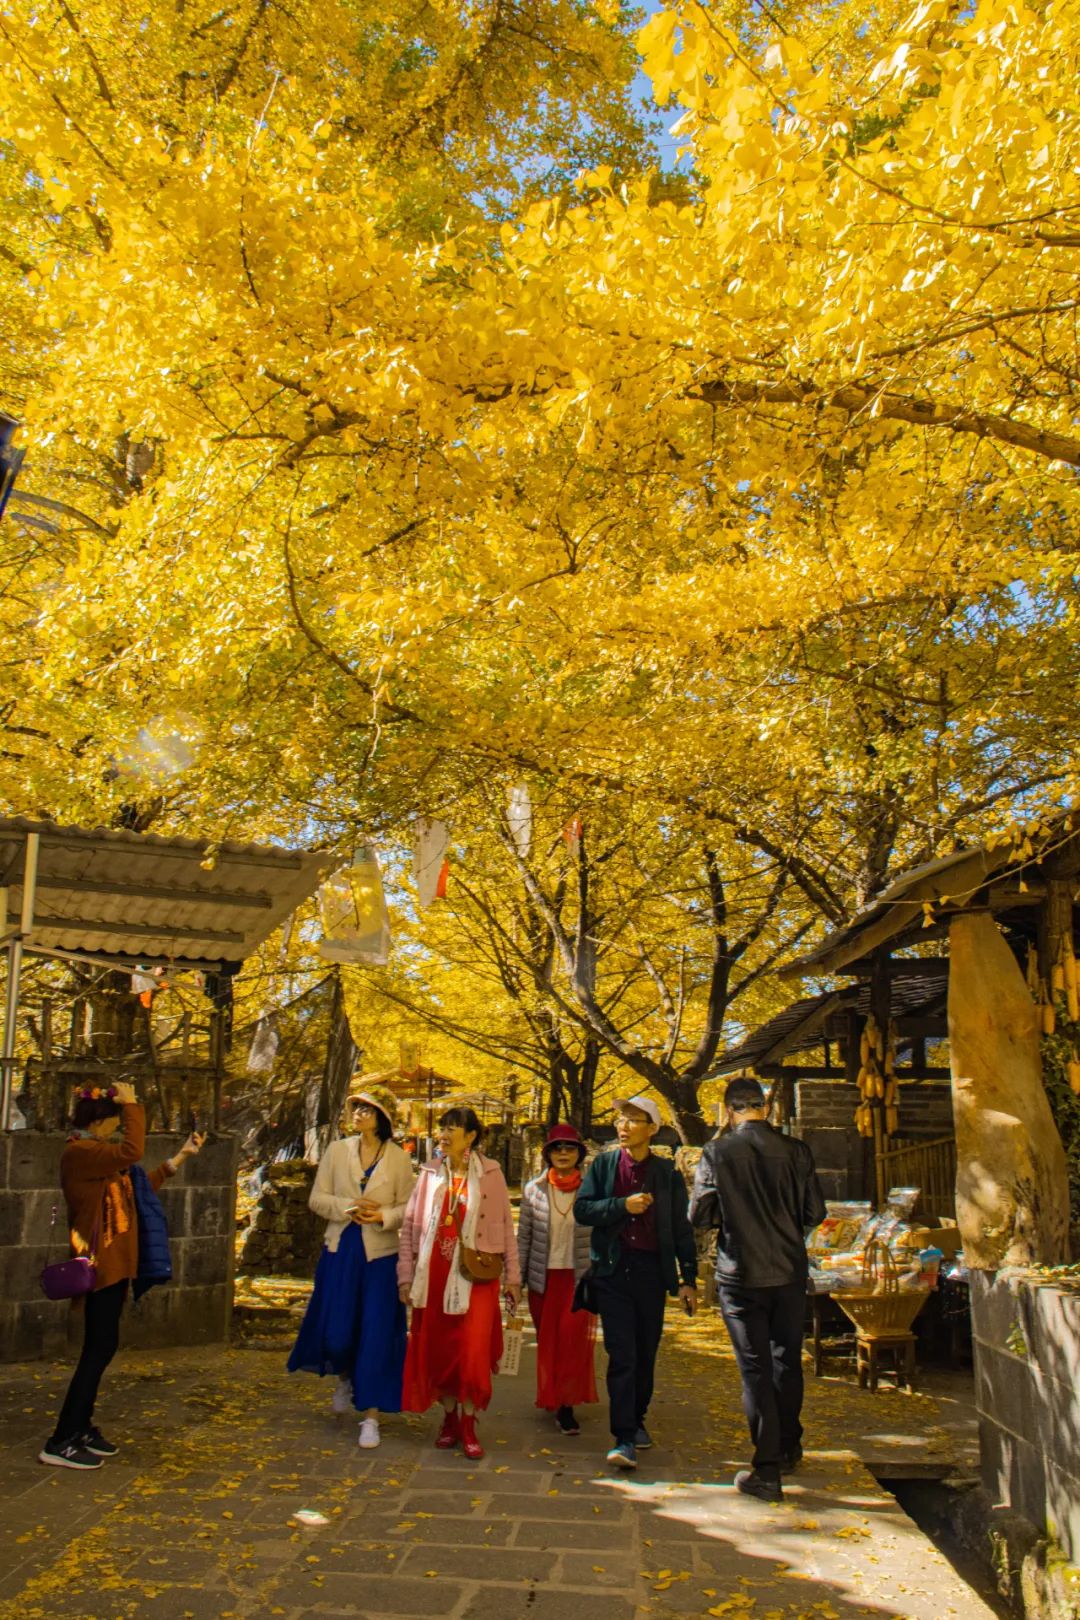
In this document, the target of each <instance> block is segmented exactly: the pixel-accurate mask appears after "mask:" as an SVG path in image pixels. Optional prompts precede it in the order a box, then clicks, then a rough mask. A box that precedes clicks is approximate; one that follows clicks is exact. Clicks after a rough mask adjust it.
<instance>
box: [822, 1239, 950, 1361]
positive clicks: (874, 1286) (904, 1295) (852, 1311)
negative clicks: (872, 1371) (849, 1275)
mask: <svg viewBox="0 0 1080 1620" xmlns="http://www.w3.org/2000/svg"><path fill="white" fill-rule="evenodd" d="M929 1293H930V1290H929V1288H910V1289H908V1288H905V1289H903V1290H901V1288H900V1279H899V1274H898V1272H897V1269H896V1261H895V1260H894V1259H893V1257H892V1255H891V1254H890V1253H889V1250H888V1248H887V1247H886V1245H885V1244H884V1243H878V1242H871V1243H868V1244H867V1245H866V1253H865V1254H864V1255H863V1287H862V1288H860V1289H852V1290H850V1291H849V1292H846V1293H841V1294H837V1293H834V1294H833V1295H832V1296H831V1297H832V1298H833V1299H835V1301H836V1303H837V1304H838V1305H839V1307H840V1309H841V1310H842V1311H843V1312H844V1315H845V1316H847V1317H848V1318H849V1319H850V1320H851V1321H852V1322H854V1324H855V1326H856V1327H857V1328H858V1330H859V1332H860V1333H861V1334H862V1336H863V1338H864V1339H888V1338H892V1337H894V1336H895V1335H897V1334H901V1333H907V1332H908V1331H909V1330H910V1328H911V1324H912V1322H914V1320H915V1318H916V1317H917V1316H918V1314H919V1312H920V1311H921V1310H922V1308H923V1306H924V1305H925V1304H926V1301H927V1297H928V1296H929Z"/></svg>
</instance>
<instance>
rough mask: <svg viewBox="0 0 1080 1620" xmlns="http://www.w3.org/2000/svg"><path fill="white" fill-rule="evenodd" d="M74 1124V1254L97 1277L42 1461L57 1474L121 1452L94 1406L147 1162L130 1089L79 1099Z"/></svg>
mask: <svg viewBox="0 0 1080 1620" xmlns="http://www.w3.org/2000/svg"><path fill="white" fill-rule="evenodd" d="M72 1124H73V1125H74V1127H75V1130H76V1132H77V1134H76V1135H75V1136H74V1137H72V1139H71V1140H70V1141H69V1142H68V1145H67V1147H66V1148H65V1149H64V1155H63V1158H62V1159H61V1160H60V1185H61V1188H62V1189H63V1194H64V1198H65V1200H66V1202H67V1207H68V1222H69V1225H70V1229H71V1249H72V1253H73V1254H76V1255H80V1254H88V1255H90V1257H91V1258H92V1259H93V1260H94V1262H95V1269H96V1273H97V1275H96V1279H95V1283H94V1288H93V1291H92V1292H91V1293H89V1294H87V1295H86V1299H85V1310H86V1316H85V1323H84V1328H83V1347H82V1354H81V1355H80V1357H79V1363H78V1366H77V1367H76V1368H75V1372H74V1374H73V1376H72V1379H71V1383H70V1384H69V1386H68V1391H67V1395H66V1396H65V1397H64V1404H63V1406H62V1407H61V1409H60V1416H59V1417H58V1418H57V1420H56V1428H55V1429H54V1430H53V1434H52V1438H51V1439H49V1440H47V1441H46V1442H45V1445H44V1446H43V1447H42V1449H41V1451H40V1452H39V1453H38V1461H39V1462H43V1463H48V1464H50V1465H51V1466H52V1467H54V1468H100V1467H101V1463H102V1459H103V1458H104V1457H114V1456H115V1455H116V1452H117V1447H116V1446H114V1445H113V1443H112V1441H111V1440H106V1438H105V1436H104V1435H103V1434H102V1432H101V1430H100V1429H98V1428H96V1427H95V1425H94V1403H95V1401H96V1400H97V1393H98V1386H99V1385H100V1383H101V1379H102V1375H103V1374H104V1372H105V1369H106V1367H107V1366H108V1365H109V1363H110V1361H111V1360H112V1358H113V1356H115V1354H116V1351H117V1348H118V1345H119V1342H120V1312H121V1311H122V1309H123V1306H124V1301H125V1299H126V1298H127V1292H128V1284H129V1283H130V1282H131V1280H132V1279H133V1278H134V1277H135V1275H136V1273H137V1271H138V1267H139V1229H138V1224H137V1220H136V1214H135V1195H134V1193H133V1191H132V1187H131V1177H130V1176H129V1175H127V1173H126V1172H127V1171H128V1170H129V1169H130V1168H131V1166H132V1165H133V1164H137V1163H138V1162H139V1160H140V1159H141V1158H142V1156H143V1149H144V1147H145V1145H146V1114H145V1112H144V1110H143V1109H142V1108H141V1107H140V1106H139V1104H138V1103H137V1102H136V1101H135V1093H134V1091H133V1089H132V1088H131V1086H129V1085H125V1084H119V1085H115V1086H110V1087H109V1088H108V1089H107V1090H105V1091H99V1090H98V1088H97V1087H96V1086H95V1087H93V1088H86V1089H84V1090H83V1091H81V1092H79V1093H77V1094H76V1098H75V1108H74V1111H73V1114H72ZM202 1144H203V1138H202V1137H201V1136H197V1135H195V1134H194V1133H193V1134H192V1135H191V1136H189V1137H188V1139H187V1141H186V1142H185V1143H184V1145H183V1147H182V1148H181V1149H180V1151H179V1152H178V1153H177V1154H176V1155H175V1157H173V1158H171V1159H166V1160H165V1163H164V1164H159V1165H158V1166H157V1168H156V1169H155V1170H151V1172H150V1174H149V1176H148V1178H147V1179H148V1180H149V1182H150V1185H151V1187H153V1189H154V1190H155V1192H156V1191H157V1189H158V1188H159V1187H160V1186H161V1184H162V1182H164V1181H165V1180H166V1178H167V1177H168V1176H171V1175H175V1173H176V1171H177V1170H179V1168H180V1166H181V1164H182V1163H183V1162H184V1160H185V1159H187V1158H190V1157H191V1155H192V1154H194V1153H198V1151H199V1149H200V1148H201V1147H202Z"/></svg>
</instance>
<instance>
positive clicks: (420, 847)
mask: <svg viewBox="0 0 1080 1620" xmlns="http://www.w3.org/2000/svg"><path fill="white" fill-rule="evenodd" d="M449 842H450V829H449V828H448V827H447V825H446V823H445V822H443V821H426V820H425V819H424V817H423V816H420V817H418V819H417V820H416V822H415V823H414V824H413V876H414V878H415V879H416V898H417V900H418V901H419V903H420V906H421V908H422V909H423V910H424V911H426V910H427V908H428V907H429V906H430V905H431V903H432V902H433V901H434V900H436V899H437V898H438V896H439V893H440V885H441V887H442V888H443V889H445V884H442V882H441V880H442V876H443V863H444V862H445V860H446V850H447V846H448V844H449Z"/></svg>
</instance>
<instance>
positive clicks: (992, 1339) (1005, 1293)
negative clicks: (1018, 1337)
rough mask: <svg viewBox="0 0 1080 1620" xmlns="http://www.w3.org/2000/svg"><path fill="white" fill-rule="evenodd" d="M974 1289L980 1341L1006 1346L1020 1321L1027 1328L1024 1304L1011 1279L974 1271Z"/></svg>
mask: <svg viewBox="0 0 1080 1620" xmlns="http://www.w3.org/2000/svg"><path fill="white" fill-rule="evenodd" d="M970 1289H971V1332H972V1337H973V1338H974V1339H975V1340H976V1341H977V1342H978V1343H980V1344H985V1345H988V1346H990V1347H997V1348H999V1349H1003V1348H1004V1347H1005V1345H1006V1344H1007V1342H1008V1340H1009V1338H1010V1335H1011V1334H1012V1332H1013V1329H1014V1328H1015V1327H1016V1326H1017V1325H1018V1324H1019V1325H1020V1326H1021V1328H1023V1322H1022V1321H1021V1314H1022V1309H1023V1307H1022V1305H1021V1303H1020V1302H1019V1301H1018V1299H1017V1295H1016V1292H1015V1291H1014V1289H1013V1288H1012V1287H1011V1286H1010V1279H1009V1278H1008V1277H1002V1276H999V1275H998V1273H996V1272H992V1271H973V1272H972V1273H971V1277H970ZM1026 1336H1027V1335H1026V1333H1025V1338H1026Z"/></svg>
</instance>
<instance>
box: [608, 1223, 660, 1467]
mask: <svg viewBox="0 0 1080 1620" xmlns="http://www.w3.org/2000/svg"><path fill="white" fill-rule="evenodd" d="M666 1297H667V1289H666V1288H665V1287H664V1273H663V1269H662V1267H661V1264H660V1256H659V1255H658V1254H650V1253H648V1252H647V1251H644V1250H641V1249H626V1250H624V1252H623V1254H622V1257H621V1258H620V1260H619V1264H618V1266H617V1267H616V1269H615V1271H614V1273H613V1274H612V1275H611V1276H610V1277H597V1278H596V1298H597V1303H598V1305H599V1311H600V1324H601V1326H602V1328H603V1330H604V1349H605V1350H606V1351H607V1356H608V1369H607V1390H608V1401H609V1402H610V1407H611V1432H612V1434H613V1435H614V1436H615V1439H616V1441H621V1440H631V1441H632V1440H633V1438H634V1435H635V1434H636V1433H637V1431H638V1429H639V1427H640V1426H641V1424H643V1423H644V1421H645V1414H646V1412H647V1411H648V1410H649V1402H650V1401H651V1400H652V1392H653V1373H654V1371H655V1368H656V1353H657V1351H658V1350H659V1348H660V1335H661V1334H662V1333H663V1331H664V1300H665V1298H666Z"/></svg>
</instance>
